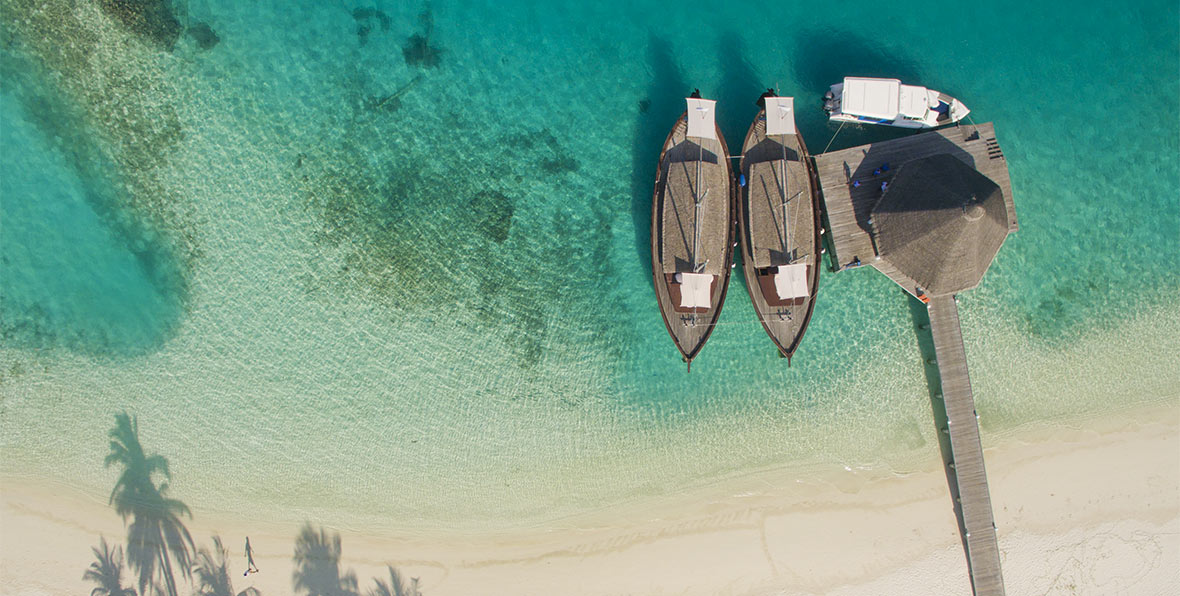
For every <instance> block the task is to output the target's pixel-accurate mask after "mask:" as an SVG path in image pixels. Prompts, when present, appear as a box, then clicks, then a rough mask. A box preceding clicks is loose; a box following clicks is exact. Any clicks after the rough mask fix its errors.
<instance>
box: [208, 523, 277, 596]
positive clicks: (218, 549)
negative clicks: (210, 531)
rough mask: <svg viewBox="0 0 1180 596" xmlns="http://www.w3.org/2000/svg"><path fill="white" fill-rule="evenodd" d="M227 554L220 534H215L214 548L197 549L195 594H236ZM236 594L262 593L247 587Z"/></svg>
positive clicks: (258, 595) (253, 595)
mask: <svg viewBox="0 0 1180 596" xmlns="http://www.w3.org/2000/svg"><path fill="white" fill-rule="evenodd" d="M226 554H227V553H226V550H225V546H223V545H222V544H221V537H220V536H213V550H209V549H208V548H204V547H202V548H201V549H200V550H198V551H197V556H196V559H195V560H194V563H195V564H194V565H193V573H194V574H195V575H196V580H197V586H196V587H197V589H196V591H195V592H193V594H194V596H234V586H233V580H232V579H230V578H231V577H232V574H231V573H230V571H229V562H228V561H227V560H226ZM236 596H261V593H260V592H259V591H258V590H257V589H256V588H246V589H245V590H242V591H241V592H237V594H236Z"/></svg>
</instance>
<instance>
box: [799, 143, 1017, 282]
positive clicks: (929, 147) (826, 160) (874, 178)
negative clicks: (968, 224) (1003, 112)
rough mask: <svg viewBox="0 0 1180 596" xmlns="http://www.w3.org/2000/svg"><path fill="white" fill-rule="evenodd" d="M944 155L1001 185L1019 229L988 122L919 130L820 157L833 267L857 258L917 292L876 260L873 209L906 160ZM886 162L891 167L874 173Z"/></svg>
mask: <svg viewBox="0 0 1180 596" xmlns="http://www.w3.org/2000/svg"><path fill="white" fill-rule="evenodd" d="M943 153H949V154H951V155H953V156H955V157H956V158H958V159H960V160H962V161H963V162H964V163H966V164H967V165H969V166H972V167H974V168H975V169H976V170H978V171H979V172H981V173H982V174H983V175H984V176H987V177H988V178H990V179H991V180H992V181H994V182H995V183H996V184H998V185H999V186H1000V190H1002V191H1003V193H1004V202H1005V203H1006V204H1007V206H1008V214H1009V222H1008V229H1009V230H1010V231H1013V232H1014V231H1016V229H1017V222H1016V205H1015V203H1013V200H1012V180H1011V178H1010V177H1009V175H1008V162H1007V161H1006V160H1005V159H1004V153H1003V152H1002V151H1001V150H1000V145H999V143H998V141H996V134H995V129H994V127H993V125H992V124H991V123H990V122H988V123H984V124H979V125H960V126H955V127H950V128H945V129H940V130H932V131H925V132H920V133H915V134H911V135H909V136H905V137H901V138H899V139H891V140H888V141H881V142H878V143H872V144H870V145H862V146H860V147H852V148H849V149H844V150H841V151H833V152H831V153H825V154H823V155H818V156H816V158H815V164H816V173H817V175H818V176H819V184H820V187H821V190H822V192H823V198H824V215H825V217H826V220H827V225H826V227H827V231H828V233H827V234H826V236H825V241H826V242H827V243H828V245H827V249H828V255H829V258H830V263H831V266H832V270H834V271H839V270H841V269H845V268H851V267H855V266H856V264H855V263H856V262H857V261H858V260H859V262H860V264H861V265H872V266H873V267H876V268H877V269H878V270H879V271H881V273H884V274H885V275H886V276H888V277H889V279H892V280H893V281H894V282H896V283H897V285H899V286H901V287H902V289H904V290H905V291H907V292H909V293H910V294H915V289H916V288H917V286H918V284H917V282H915V281H914V280H913V279H911V278H910V277H908V276H906V275H905V274H903V273H901V272H900V271H898V270H897V269H896V268H895V267H893V266H891V265H889V264H888V263H887V262H885V261H878V260H876V256H877V250H876V247H875V245H874V244H873V237H872V233H871V231H870V230H871V228H870V225H869V213H870V212H871V211H872V209H873V206H874V205H875V204H876V203H877V200H878V199H880V198H881V192H882V191H881V183H882V182H889V181H890V180H892V179H893V174H894V173H896V172H897V170H898V168H900V167H901V166H902V165H903V164H905V163H906V162H909V161H913V160H915V159H921V158H924V157H930V156H931V155H938V154H943ZM886 163H887V164H889V170H888V171H883V172H881V173H880V174H875V173H874V170H876V169H877V168H880V167H881V166H882V164H886ZM853 181H859V182H860V185H859V186H853ZM915 295H916V294H915Z"/></svg>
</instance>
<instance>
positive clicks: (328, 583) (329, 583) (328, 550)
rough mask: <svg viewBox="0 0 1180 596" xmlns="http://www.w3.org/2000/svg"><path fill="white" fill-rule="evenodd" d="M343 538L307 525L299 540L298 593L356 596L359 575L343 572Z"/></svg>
mask: <svg viewBox="0 0 1180 596" xmlns="http://www.w3.org/2000/svg"><path fill="white" fill-rule="evenodd" d="M340 552H341V548H340V534H338V533H331V534H330V533H329V532H328V531H327V530H326V529H324V528H322V527H321V528H320V529H319V531H316V530H315V529H314V528H312V527H311V523H304V524H303V528H301V529H300V530H299V536H297V537H296V538H295V556H294V558H293V559H292V560H293V561H294V563H295V571H294V572H293V573H292V582H293V583H294V586H295V591H296V592H299V593H303V594H308V595H309V596H354V595H355V594H357V593H358V592H357V579H356V573H354V572H353V571H352V570H351V569H350V570H348V571H342V570H341V569H340Z"/></svg>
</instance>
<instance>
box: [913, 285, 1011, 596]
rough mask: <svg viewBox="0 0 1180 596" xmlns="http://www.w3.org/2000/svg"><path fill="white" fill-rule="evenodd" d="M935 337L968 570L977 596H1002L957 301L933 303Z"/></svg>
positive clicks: (936, 300)
mask: <svg viewBox="0 0 1180 596" xmlns="http://www.w3.org/2000/svg"><path fill="white" fill-rule="evenodd" d="M928 309H929V313H930V331H931V333H932V334H933V335H934V351H935V354H936V355H937V358H938V374H939V376H940V378H941V379H942V397H943V400H944V402H945V404H946V414H947V421H948V422H949V427H948V430H949V431H950V442H951V453H952V456H953V457H954V462H953V464H954V472H955V480H956V483H957V484H958V488H959V504H958V508H959V510H960V512H961V515H962V522H963V530H964V532H965V542H966V544H967V566H968V568H969V570H970V572H971V585H972V588H973V589H974V592H975V596H1003V594H1004V578H1003V575H1002V574H1001V572H1000V550H999V546H998V544H997V542H996V528H995V521H994V519H993V517H992V503H991V495H990V493H989V491H988V487H987V473H986V471H985V470H984V465H983V446H982V445H981V444H980V441H979V421H978V420H977V419H976V414H975V398H974V396H973V395H972V393H971V379H970V378H969V377H968V374H967V352H966V350H965V349H964V347H963V334H962V330H961V329H960V327H959V309H958V306H957V305H956V304H955V299H954V297H953V296H939V297H936V298H933V299H932V300H931V301H930V304H929V307H928Z"/></svg>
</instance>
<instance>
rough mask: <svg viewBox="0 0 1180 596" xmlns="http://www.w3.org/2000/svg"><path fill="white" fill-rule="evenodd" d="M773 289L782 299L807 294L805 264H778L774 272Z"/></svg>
mask: <svg viewBox="0 0 1180 596" xmlns="http://www.w3.org/2000/svg"><path fill="white" fill-rule="evenodd" d="M774 291H775V293H777V294H778V297H779V298H780V299H782V300H790V299H791V298H802V297H804V296H807V295H808V294H809V292H808V291H807V264H806V263H795V264H793V265H780V266H779V268H778V273H775V274H774Z"/></svg>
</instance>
